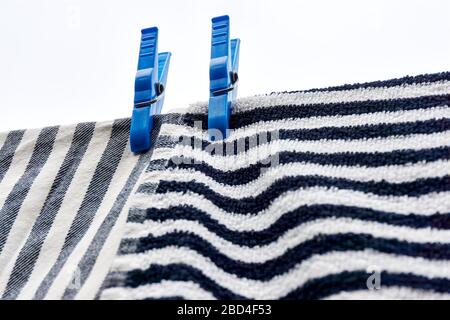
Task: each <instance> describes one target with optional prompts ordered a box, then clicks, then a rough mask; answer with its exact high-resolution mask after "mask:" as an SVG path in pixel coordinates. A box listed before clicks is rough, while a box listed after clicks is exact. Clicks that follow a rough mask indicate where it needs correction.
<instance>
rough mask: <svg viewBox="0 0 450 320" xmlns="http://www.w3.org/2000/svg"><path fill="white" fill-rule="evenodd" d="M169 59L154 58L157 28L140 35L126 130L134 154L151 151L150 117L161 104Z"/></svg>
mask: <svg viewBox="0 0 450 320" xmlns="http://www.w3.org/2000/svg"><path fill="white" fill-rule="evenodd" d="M170 57H171V54H170V52H163V53H159V54H158V28H156V27H153V28H148V29H143V30H142V31H141V46H140V50H139V62H138V70H137V73H136V79H135V82H134V108H133V114H132V117H131V127H130V146H131V151H133V152H134V153H140V152H145V151H147V150H149V149H150V147H151V141H150V140H151V139H150V137H151V131H152V128H153V115H155V114H160V113H161V109H162V106H163V103H164V91H165V86H166V83H167V74H168V70H169V64H170Z"/></svg>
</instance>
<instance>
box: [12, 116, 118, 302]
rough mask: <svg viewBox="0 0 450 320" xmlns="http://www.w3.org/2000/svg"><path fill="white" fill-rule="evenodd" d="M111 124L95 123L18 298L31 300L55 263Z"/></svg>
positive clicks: (107, 138) (103, 147)
mask: <svg viewBox="0 0 450 320" xmlns="http://www.w3.org/2000/svg"><path fill="white" fill-rule="evenodd" d="M112 124H113V122H112V121H110V122H109V121H108V122H103V123H96V125H95V130H94V134H93V136H92V138H91V141H90V142H89V145H88V148H87V150H86V152H85V155H84V157H83V159H82V160H81V163H80V164H79V166H78V169H77V170H76V172H75V175H74V177H73V179H72V182H71V184H70V186H69V188H68V189H67V192H66V194H65V196H64V199H63V202H62V204H61V207H60V209H59V210H58V212H57V214H56V216H55V218H54V220H53V223H52V225H51V227H50V229H49V232H48V234H47V236H46V238H45V240H44V243H43V245H42V248H41V250H40V252H39V256H38V258H37V260H36V263H35V265H34V269H33V270H32V272H31V275H30V276H29V279H28V281H27V283H26V284H25V286H24V287H23V289H22V291H21V292H20V294H19V296H18V299H32V298H33V296H34V294H35V292H36V290H37V289H38V287H39V285H40V284H41V282H42V281H43V279H44V277H45V276H46V274H47V273H48V272H49V270H50V269H51V268H52V266H53V264H54V263H55V262H56V260H57V258H58V256H59V253H60V251H61V249H62V247H63V244H64V240H65V238H66V234H67V232H68V231H69V228H70V225H71V223H72V221H73V219H74V218H75V215H76V213H77V211H78V209H79V208H80V206H81V203H82V201H83V195H84V194H85V193H86V192H87V189H88V186H89V181H91V180H92V177H93V176H94V168H95V166H96V165H97V163H98V162H99V161H100V158H101V156H102V154H103V152H104V150H105V148H106V146H107V143H108V140H109V138H110V136H111V129H112Z"/></svg>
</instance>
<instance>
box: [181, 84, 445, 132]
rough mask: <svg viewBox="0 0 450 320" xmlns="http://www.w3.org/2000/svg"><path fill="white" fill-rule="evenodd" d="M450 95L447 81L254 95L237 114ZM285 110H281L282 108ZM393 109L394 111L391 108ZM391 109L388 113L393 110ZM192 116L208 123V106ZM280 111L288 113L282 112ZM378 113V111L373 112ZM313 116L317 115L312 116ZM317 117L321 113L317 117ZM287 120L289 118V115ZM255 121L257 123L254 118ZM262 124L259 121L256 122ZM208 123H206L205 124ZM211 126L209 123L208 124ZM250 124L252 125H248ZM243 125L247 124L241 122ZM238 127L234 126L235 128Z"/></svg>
mask: <svg viewBox="0 0 450 320" xmlns="http://www.w3.org/2000/svg"><path fill="white" fill-rule="evenodd" d="M449 93H450V82H449V81H448V80H443V81H439V82H434V83H423V84H410V85H404V84H401V85H398V86H393V87H389V88H363V89H361V88H360V89H353V90H344V91H340V90H338V91H333V90H331V91H323V92H294V93H274V94H271V95H261V96H253V97H248V98H240V99H237V100H236V102H235V104H234V106H233V114H237V113H239V114H240V115H242V116H244V113H245V112H251V111H252V110H257V111H258V115H260V119H261V120H267V118H266V117H265V116H264V114H265V112H264V110H265V109H268V108H270V107H278V108H280V107H281V106H285V108H286V109H291V108H292V107H293V106H310V109H316V110H320V109H323V110H324V111H322V114H323V113H327V114H328V115H330V114H332V112H333V109H334V108H335V105H337V104H340V105H342V104H347V103H352V102H362V101H364V102H367V101H370V102H375V101H379V102H380V103H382V102H388V101H392V100H397V101H398V100H402V99H412V98H419V97H430V98H431V97H433V96H443V95H448V94H449ZM407 105H411V102H410V101H408V102H406V103H405V104H404V105H403V106H400V107H398V109H397V110H401V109H407ZM280 109H281V108H280ZM349 109H350V110H351V111H350V112H349V113H347V114H351V113H357V112H355V110H354V109H352V108H351V107H350V108H349ZM389 109H390V110H392V108H389ZM389 109H388V110H389ZM191 110H192V111H191V112H192V114H185V115H184V120H185V122H186V124H188V125H193V122H194V121H196V120H206V119H204V118H203V117H199V113H203V114H206V113H207V104H203V103H202V104H198V105H195V106H192V107H191ZM280 111H285V109H284V110H280ZM372 111H373V112H375V111H376V109H375V108H373V109H372ZM295 114H296V115H297V116H298V115H299V114H300V113H299V112H298V111H297V112H295ZM310 114H311V115H313V113H312V112H311V113H310ZM315 115H317V113H316V114H315ZM285 117H289V114H286V116H285ZM249 118H250V119H252V118H253V122H254V121H255V118H254V117H251V116H250V117H249ZM230 120H231V123H233V116H232V117H231V119H230ZM256 121H258V120H256ZM203 123H205V121H203ZM206 123H207V122H206ZM247 124H249V123H247ZM239 125H240V126H243V125H245V123H242V122H241V123H239ZM232 127H233V128H234V126H232Z"/></svg>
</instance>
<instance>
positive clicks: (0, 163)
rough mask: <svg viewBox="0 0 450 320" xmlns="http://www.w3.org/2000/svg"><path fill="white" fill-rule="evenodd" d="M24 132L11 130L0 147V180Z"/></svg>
mask: <svg viewBox="0 0 450 320" xmlns="http://www.w3.org/2000/svg"><path fill="white" fill-rule="evenodd" d="M24 132H25V131H23V130H18V131H11V132H10V133H9V134H8V136H7V137H6V140H5V142H4V143H3V145H2V148H1V149H0V182H1V181H2V180H3V177H4V176H5V173H6V171H8V169H9V166H10V165H11V162H12V159H13V157H14V153H15V152H16V149H17V146H18V145H19V143H20V141H21V140H22V137H23V134H24Z"/></svg>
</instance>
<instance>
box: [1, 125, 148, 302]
mask: <svg viewBox="0 0 450 320" xmlns="http://www.w3.org/2000/svg"><path fill="white" fill-rule="evenodd" d="M129 126H130V121H129V119H127V120H117V121H114V122H105V123H81V124H78V125H73V126H62V127H50V128H44V129H39V130H20V131H12V132H9V133H6V134H0V148H1V149H0V208H1V209H0V296H1V297H2V299H44V298H46V299H60V298H64V297H70V298H72V297H75V296H76V295H77V294H78V297H79V298H94V297H95V294H96V292H97V290H98V288H99V287H100V285H101V282H102V281H103V279H104V277H105V275H106V273H107V271H108V268H109V265H110V261H111V259H112V258H113V256H114V255H115V252H116V250H117V246H118V244H119V242H120V235H121V232H120V231H121V229H120V227H121V226H123V223H124V222H125V221H126V216H127V213H128V207H127V200H128V198H129V195H130V194H131V192H132V190H133V188H134V187H135V183H136V180H137V178H138V177H139V176H140V172H141V171H142V170H143V169H144V164H145V163H147V162H148V160H147V161H146V160H145V159H146V157H147V156H149V155H146V156H142V157H137V156H134V155H132V154H131V153H130V151H129V147H128V136H129ZM121 221H122V222H121Z"/></svg>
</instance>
